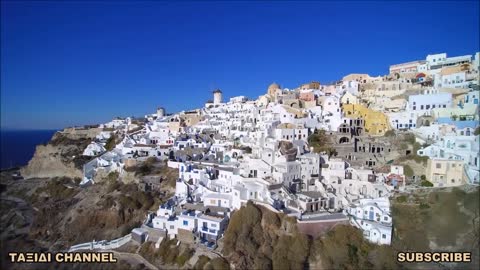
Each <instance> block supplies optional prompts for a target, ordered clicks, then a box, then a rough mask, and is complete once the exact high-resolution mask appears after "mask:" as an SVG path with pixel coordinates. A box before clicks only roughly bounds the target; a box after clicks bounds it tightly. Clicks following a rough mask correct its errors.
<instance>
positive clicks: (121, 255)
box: [98, 249, 158, 270]
mask: <svg viewBox="0 0 480 270" xmlns="http://www.w3.org/2000/svg"><path fill="white" fill-rule="evenodd" d="M98 251H99V252H113V254H115V258H117V259H118V260H120V259H121V260H124V261H126V262H128V263H129V264H133V265H139V264H143V265H145V267H147V268H148V269H154V270H158V267H156V266H155V265H153V264H151V263H150V262H149V261H147V260H146V259H145V258H143V257H142V256H141V255H140V254H135V253H128V252H120V251H116V250H110V249H106V250H98Z"/></svg>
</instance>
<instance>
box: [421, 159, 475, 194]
mask: <svg viewBox="0 0 480 270" xmlns="http://www.w3.org/2000/svg"><path fill="white" fill-rule="evenodd" d="M463 164H464V162H463V160H449V159H429V160H428V163H427V171H426V174H425V176H426V177H427V180H428V181H430V182H432V184H433V185H434V186H435V187H451V186H460V185H464V184H465V182H466V181H465V177H464V173H463Z"/></svg>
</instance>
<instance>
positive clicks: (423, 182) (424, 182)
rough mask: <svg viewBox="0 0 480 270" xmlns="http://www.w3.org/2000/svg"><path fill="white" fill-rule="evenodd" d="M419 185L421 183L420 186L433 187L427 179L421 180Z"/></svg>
mask: <svg viewBox="0 0 480 270" xmlns="http://www.w3.org/2000/svg"><path fill="white" fill-rule="evenodd" d="M420 185H421V186H422V187H433V184H432V182H430V181H427V180H425V181H422V183H421V184H420Z"/></svg>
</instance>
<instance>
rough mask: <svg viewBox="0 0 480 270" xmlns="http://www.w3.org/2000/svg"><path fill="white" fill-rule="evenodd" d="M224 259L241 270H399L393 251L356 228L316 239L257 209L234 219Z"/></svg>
mask: <svg viewBox="0 0 480 270" xmlns="http://www.w3.org/2000/svg"><path fill="white" fill-rule="evenodd" d="M223 253H224V254H225V256H226V257H227V258H228V260H229V261H230V262H231V263H233V264H234V265H235V268H236V269H305V268H308V267H309V265H312V264H315V263H318V262H320V265H321V266H322V268H324V269H366V268H369V269H385V268H386V269H395V268H397V265H396V263H395V261H394V260H393V259H394V257H393V250H391V249H389V248H388V247H380V246H376V245H373V244H370V243H368V242H367V241H366V240H364V239H363V236H362V233H361V232H360V231H359V230H357V229H355V228H353V227H350V226H337V227H335V228H334V229H333V230H332V231H331V232H330V233H328V234H327V235H325V236H324V237H319V238H317V239H311V238H309V237H308V236H307V235H304V234H301V233H299V232H298V231H297V230H296V226H295V221H294V220H293V219H291V218H288V217H286V216H284V215H280V214H276V213H273V212H271V211H268V210H266V209H264V208H262V207H258V206H256V205H254V204H252V203H248V204H247V206H245V207H242V208H241V209H240V210H238V211H236V212H235V213H234V214H233V215H232V219H231V221H230V224H229V227H228V229H227V231H226V233H225V239H224V249H223Z"/></svg>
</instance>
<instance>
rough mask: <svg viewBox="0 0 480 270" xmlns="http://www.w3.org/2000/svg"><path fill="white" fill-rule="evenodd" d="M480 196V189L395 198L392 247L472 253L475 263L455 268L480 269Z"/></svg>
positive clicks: (456, 189) (417, 194)
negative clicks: (479, 263)
mask: <svg viewBox="0 0 480 270" xmlns="http://www.w3.org/2000/svg"><path fill="white" fill-rule="evenodd" d="M479 195H480V194H479V189H478V188H475V189H474V190H467V191H465V190H464V189H462V188H451V189H444V190H438V189H436V190H434V191H432V190H425V191H423V192H416V193H413V194H409V195H401V196H398V197H396V198H395V200H394V203H393V206H392V214H393V220H394V222H395V223H394V226H395V231H394V239H393V248H394V249H395V250H415V251H430V250H441V251H460V250H461V251H471V252H473V256H474V258H473V261H474V262H476V264H472V265H463V266H460V265H457V266H456V267H461V268H462V269H478V267H479V265H478V258H479V254H478V248H479V244H478V243H479V241H480V238H479V233H480V229H479V221H480V220H479V201H478V198H479ZM414 266H416V265H412V268H414ZM456 267H455V266H453V268H456Z"/></svg>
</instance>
